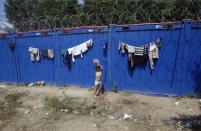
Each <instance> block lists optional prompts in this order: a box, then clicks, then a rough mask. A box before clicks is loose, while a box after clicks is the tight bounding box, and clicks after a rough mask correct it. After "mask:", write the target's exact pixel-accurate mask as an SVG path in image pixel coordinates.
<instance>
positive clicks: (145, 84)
mask: <svg viewBox="0 0 201 131" xmlns="http://www.w3.org/2000/svg"><path fill="white" fill-rule="evenodd" d="M136 30H137V31H136ZM114 31H115V35H114V39H113V45H114V46H113V47H114V49H113V65H114V68H113V71H112V72H113V76H114V77H113V82H114V81H116V83H117V87H118V88H119V90H128V91H139V92H147V93H148V92H150V93H151V92H154V93H163V94H166V93H167V94H172V93H174V89H173V88H171V84H172V75H173V70H174V69H173V68H174V62H175V57H176V51H177V45H178V41H179V34H180V29H173V30H159V29H156V26H155V25H154V26H153V25H147V26H134V27H133V26H130V29H129V30H126V31H123V30H122V28H121V27H117V28H116V29H115V30H114ZM160 37H161V38H162V40H163V44H162V47H161V49H160V52H159V57H160V58H159V59H158V60H156V61H155V64H154V69H153V71H152V72H151V69H150V66H149V61H148V60H147V63H146V66H136V68H135V69H134V70H131V69H130V68H129V65H128V62H127V61H128V55H127V54H122V53H121V51H119V50H118V42H119V41H122V42H125V43H127V44H129V45H133V46H143V45H146V44H149V43H151V42H153V41H155V40H156V39H157V38H160Z"/></svg>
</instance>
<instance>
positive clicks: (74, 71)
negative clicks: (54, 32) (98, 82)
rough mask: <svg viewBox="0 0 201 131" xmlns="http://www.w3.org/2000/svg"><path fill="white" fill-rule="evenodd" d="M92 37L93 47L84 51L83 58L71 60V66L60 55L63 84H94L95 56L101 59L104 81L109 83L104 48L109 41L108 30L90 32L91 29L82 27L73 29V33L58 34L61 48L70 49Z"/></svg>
mask: <svg viewBox="0 0 201 131" xmlns="http://www.w3.org/2000/svg"><path fill="white" fill-rule="evenodd" d="M80 32H82V33H80ZM90 39H92V41H93V45H92V47H91V48H89V50H88V51H87V52H85V53H83V58H81V57H80V56H76V57H75V62H72V60H71V68H68V66H67V62H66V60H64V59H63V57H60V59H61V61H60V62H61V64H60V65H61V66H60V73H61V74H60V82H61V83H62V84H63V85H65V84H70V85H72V84H76V85H79V86H82V87H90V86H93V85H94V81H95V66H94V64H93V59H94V58H97V59H99V60H100V64H101V65H102V66H103V68H104V71H103V74H102V76H103V77H102V82H103V83H104V84H105V85H107V79H106V70H107V68H106V64H107V59H106V57H107V50H104V44H105V43H106V42H108V35H107V32H99V33H89V29H80V30H72V34H67V35H64V34H62V33H61V34H60V35H59V36H58V40H59V44H60V49H68V48H71V47H74V46H77V45H79V44H81V43H83V42H85V41H88V40H90Z"/></svg>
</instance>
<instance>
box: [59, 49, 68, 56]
mask: <svg viewBox="0 0 201 131" xmlns="http://www.w3.org/2000/svg"><path fill="white" fill-rule="evenodd" d="M60 51H61V56H62V57H63V58H66V55H67V51H68V50H67V49H61V50H60Z"/></svg>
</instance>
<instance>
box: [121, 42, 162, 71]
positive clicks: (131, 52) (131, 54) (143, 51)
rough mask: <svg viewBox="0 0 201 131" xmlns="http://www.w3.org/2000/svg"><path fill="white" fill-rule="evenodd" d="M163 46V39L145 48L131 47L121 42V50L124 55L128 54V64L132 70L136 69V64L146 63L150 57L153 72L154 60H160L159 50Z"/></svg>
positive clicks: (146, 45)
mask: <svg viewBox="0 0 201 131" xmlns="http://www.w3.org/2000/svg"><path fill="white" fill-rule="evenodd" d="M161 46H162V38H158V39H157V40H156V41H154V42H151V43H149V44H145V45H144V46H131V45H129V44H126V43H124V42H121V41H119V48H118V49H119V50H121V52H122V53H126V50H127V53H128V63H129V65H130V67H131V68H134V65H136V64H143V63H146V61H147V58H148V57H149V63H150V68H151V70H153V59H154V58H156V59H158V58H159V48H160V47H161Z"/></svg>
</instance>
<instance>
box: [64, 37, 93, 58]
mask: <svg viewBox="0 0 201 131" xmlns="http://www.w3.org/2000/svg"><path fill="white" fill-rule="evenodd" d="M92 43H93V41H92V39H90V40H88V41H86V42H84V43H82V44H80V45H78V46H75V47H72V48H69V49H68V53H69V55H72V61H73V62H75V58H74V56H78V55H81V58H83V55H82V53H84V52H86V51H87V50H88V47H90V46H92Z"/></svg>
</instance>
